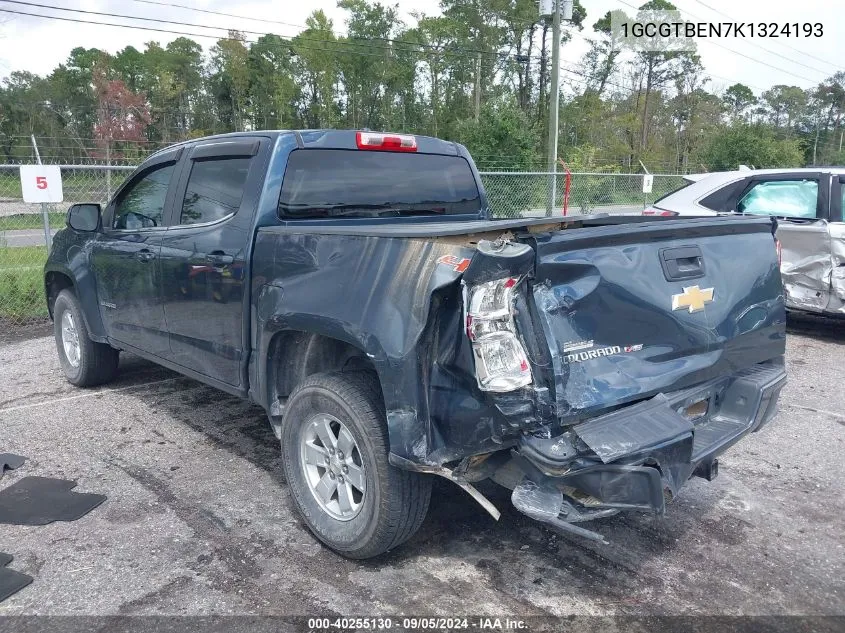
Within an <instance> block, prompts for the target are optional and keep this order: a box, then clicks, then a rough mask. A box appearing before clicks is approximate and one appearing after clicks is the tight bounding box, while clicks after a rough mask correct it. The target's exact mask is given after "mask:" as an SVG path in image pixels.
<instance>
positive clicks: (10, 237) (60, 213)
mask: <svg viewBox="0 0 845 633" xmlns="http://www.w3.org/2000/svg"><path fill="white" fill-rule="evenodd" d="M133 169H134V167H114V166H113V167H104V166H86V165H62V166H61V171H62V190H63V193H64V202H62V203H61V204H48V205H46V211H47V214H46V215H47V222H48V223H49V228H50V233H51V235H52V234H53V233H55V232H56V231H57V230H59V229H60V228H62V227H64V226H65V214H66V212H67V208H68V206H70V205H71V204H73V203H75V202H99V203H101V204H105V203H106V202H107V201H108V200H109V198H110V197H111V194H112V193H113V192H114V190H115V189H116V188H117V187H118V186H119V185H120V183H122V182H123V180H124V178H126V176H128V175H129V174H130V173H131V172H132V170H133ZM46 241H47V240H46V236H45V230H44V213H43V210H42V208H41V205H40V204H27V203H25V202H24V201H23V198H22V197H21V183H20V172H19V167H18V165H0V328H4V327H7V326H9V325H11V326H21V325H27V324H29V323H37V322H43V321H44V320H45V319H46V318H47V306H46V305H45V303H44V281H43V267H44V262H45V261H46V259H47V244H46Z"/></svg>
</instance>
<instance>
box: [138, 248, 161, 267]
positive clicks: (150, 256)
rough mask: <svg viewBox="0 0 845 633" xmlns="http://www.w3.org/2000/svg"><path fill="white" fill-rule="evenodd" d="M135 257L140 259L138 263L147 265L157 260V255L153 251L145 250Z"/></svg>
mask: <svg viewBox="0 0 845 633" xmlns="http://www.w3.org/2000/svg"><path fill="white" fill-rule="evenodd" d="M135 257H136V258H137V259H138V261H141V262H144V263H147V262H150V261H152V260H154V259H155V258H156V254H155V253H153V252H152V251H151V250H148V249H146V248H143V249H141V250H140V251H138V252H137V253H136V254H135Z"/></svg>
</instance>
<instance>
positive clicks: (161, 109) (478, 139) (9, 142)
mask: <svg viewBox="0 0 845 633" xmlns="http://www.w3.org/2000/svg"><path fill="white" fill-rule="evenodd" d="M337 6H338V8H339V9H340V10H341V11H343V12H344V20H343V23H342V24H334V23H332V21H331V20H330V19H329V18H328V16H327V15H326V13H325V12H323V11H321V10H316V11H314V12H313V13H312V14H311V15H310V16H309V17H308V18H307V21H306V22H307V25H306V28H305V30H303V31H302V32H300V33H299V34H298V35H296V36H293V37H282V36H280V35H276V34H266V35H263V36H257V34H252V33H250V34H248V36H247V34H244V33H239V32H237V31H231V32H230V33H229V35H228V37H226V38H223V39H221V40H219V41H218V42H217V43H216V44H214V45H212V46H211V47H209V48H208V49H207V50H206V51H204V49H203V47H202V46H201V45H200V44H199V43H198V42H196V41H194V40H192V39H190V38H187V37H178V38H176V39H175V40H173V41H172V42H170V43H168V44H167V45H164V46H162V45H161V44H160V43H158V42H155V41H150V42H148V43H147V44H145V45H144V47H143V48H142V49H136V48H134V47H132V46H127V47H125V48H123V49H122V50H118V51H116V52H114V53H113V54H111V53H109V52H106V51H102V50H99V49H96V48H84V47H77V48H75V49H73V50H72V51H71V52H70V54H69V56H68V58H67V59H66V60H65V62H64V63H62V64H60V65H59V66H58V67H57V68H56V69H55V70H54V71H53V72H51V73H50V74H49V75H47V76H44V77H41V76H37V75H34V74H32V73H29V72H24V71H13V72H11V73H10V74H9V75H8V76H7V77H6V78H5V79H3V81H2V85H0V160H2V161H3V162H14V163H17V162H28V161H31V160H32V158H33V152H32V149H31V147H30V144H29V142H28V138H29V135H31V134H33V135H35V136H36V137H38V139H39V148H40V149H41V152H42V155H44V156H46V157H47V158H48V159H49V160H50V161H52V162H64V163H76V162H92V161H95V160H102V158H103V153H104V152H103V148H104V146H105V147H106V148H107V149H108V150H109V152H110V154H111V158H112V159H115V158H116V157H115V155H114V154H115V151H116V152H117V153H118V154H119V156H118V157H117V158H116V159H117V160H122V161H123V162H124V163H127V164H130V163H134V162H137V161H138V160H140V159H141V158H143V156H145V155H146V154H148V153H149V151H151V150H152V149H156V148H158V147H160V146H163V145H167V144H170V143H173V142H176V141H180V140H184V139H189V138H196V137H199V136H203V135H207V134H215V133H222V132H231V131H237V130H256V129H268V128H270V129H302V128H314V127H335V128H354V129H359V128H369V129H384V130H394V131H404V132H411V133H416V134H429V135H433V136H439V137H443V138H447V139H455V140H464V141H466V142H467V143H468V144H469V145H470V146H471V147H472V149H473V151H474V152H475V153H476V154H478V156H479V158H480V159H481V160H480V163H481V164H482V166H484V165H487V166H490V167H492V168H498V169H522V168H530V169H544V168H545V163H546V159H545V146H546V140H547V138H548V131H547V124H546V122H547V120H548V106H549V101H550V100H549V94H548V91H549V85H550V59H551V57H552V51H551V20H550V18H549V17H541V16H539V15H538V11H537V3H536V0H440V2H439V8H440V12H439V14H437V15H425V14H421V13H420V14H414V15H413V19H411V20H409V21H408V23H405V22H403V21H402V20H401V19H400V15H401V12H400V8H399V5H398V4H396V3H393V4H391V3H385V2H379V1H377V0H337ZM673 8H674V5H672V3H670V2H668V1H667V0H650V1H649V2H646V3H643V4H642V5H641V6H640V8H639V9H638V10H639V11H652V10H671V9H673ZM590 11H592V9H591V8H590V3H584V4H582V3H581V2H578V1H577V0H576V2H575V5H574V12H573V18H574V19H573V21H572V22H571V23H568V24H566V25H564V26H563V29H562V41H563V42H564V45H563V49H562V51H561V52H562V54H563V57H562V59H563V60H564V61H563V71H562V73H561V81H562V84H563V97H562V101H561V106H560V107H561V110H560V135H559V139H558V141H559V148H560V151H559V156H561V157H564V158H566V159H567V160H570V159H571V158H572V157H575V156H578V155H579V154H578V151H579V148H585V149H586V151H587V153H589V154H590V155H591V156H592V158H591V159H590V161H591V162H592V164H593V165H595V166H596V167H602V168H603V167H611V168H614V169H618V170H622V171H638V170H639V169H640V167H639V164H640V161H642V162H643V163H645V164H646V165H647V167H648V168H649V169H650V170H652V171H678V170H680V171H684V170H695V171H700V170H702V169H713V168H714V165H711V164H709V163H708V160H709V157H710V156H713V155H716V154H718V152H716V154H714V151H715V150H713V147H711V146H712V145H713V140H714V139H715V138H717V137H719V135H721V134H723V133H726V132H727V131H728V130H729V129H730V128H731V127H732V126H734V125H740V126H741V125H743V124H753V125H754V129H755V130H760V134H761V138H760V143H758V145H759V146H760V147H761V148H763V149H766V151H768V150H769V149H770V148H769V146H770V145H772V144H774V147H780V146H779V145H778V144H777V143H774V141H780V140H784V139H788V140H794V141H796V142H797V144H798V146H800V147H801V148H802V150H803V151H804V156H803V160H801V161H800V162H801V163H816V164H825V163H830V162H832V161H836V160H839V157H838V152H839V147H840V140H841V138H842V136H843V133H842V132H843V123H845V116H843V115H845V73H838V74H836V75H833V76H832V77H830V78H829V79H827V80H826V81H824V82H823V83H821V84H820V85H819V86H818V87H817V88H815V89H813V90H808V91H804V90H802V89H801V88H798V87H796V86H789V85H777V86H773V87H772V88H771V89H770V90H766V91H763V92H762V94H760V95H756V94H755V93H754V91H752V90H751V89H750V88H749V87H748V86H745V85H742V84H735V85H733V86H730V87H729V88H728V89H727V90H726V91H725V92H724V93H723V94H721V95H718V96H717V95H715V94H713V91H712V88H711V87H710V85H709V77H708V76H707V72H706V69H704V68H703V67H702V65H701V62H700V59H699V58H698V56H697V55H696V54H695V53H691V52H688V51H684V52H663V51H654V52H641V53H638V54H636V55H633V56H627V57H626V56H625V55H623V54H620V51H619V49H618V47H615V46H614V43H613V41H612V38H611V34H610V15H611V14H610V13H605V14H603V15H602V14H590ZM585 26H586V27H587V29H586V30H585V32H586V34H587V37H588V41H589V47H588V50H587V52H586V53H585V55H584V56H583V58H582V59H581V60H579V61H578V62H577V66H575V65H573V64H575V60H572V58H571V57H568V53H569V51H570V50H571V49H569V48H567V47H568V46H569V44H568V42H569V41H570V39H571V37H572V34H573V32H574V31H576V30H581V29H582V28H584V27H585ZM103 85H108V86H113V87H115V90H112V91H111V93H110V94H112V96H113V97H114V98H105V97H108V94H106V95H105V97H104V91H103V89H102V86H103ZM98 86H99V88H98ZM117 88H120V90H117ZM118 97H119V98H118ZM139 100H140V101H139ZM141 101H143V102H144V103H143V104H142V103H140V102H141ZM120 103H122V104H124V105H123V106H120V105H118V106H117V107H116V108H114V107H112V104H120ZM128 104H132V105H131V107H129V106H128ZM142 106H146V110H145V109H144V107H142ZM135 109H137V110H138V111H139V112H148V115H149V123H148V124H147V123H146V120H147V117H146V116H144V117H143V118H144V121H145V124H144V126H143V128H144V129H143V131H142V134H143V140H142V141H141V142H138V140H137V137H138V135H137V134H135V133H134V132H133V134H132V135H127V134H123V135H122V137H123V140H122V141H118V142H117V143H118V144H117V145H115V144H112V143H110V142H108V139H103V138H102V136H103V134H102V133H100V135H99V136H100V137H101V138H99V142H95V141H94V140H93V139H95V138H97V134H96V132H97V130H100V131H101V132H102V130H103V129H104V128H103V126H104V125H105V126H106V127H108V128H110V129H114V128H122V129H123V128H126V126H127V125H129V124H131V123H132V121H133V119H132V116H131V115H130V114H127V113H128V112H130V111H134V110H135ZM104 110H106V114H105V115H104V113H103V111H104ZM115 110H116V112H115ZM498 118H501V120H497V119H498ZM95 126H96V127H95ZM771 134H774V140H772V139H771V138H769V137H771ZM767 135H768V136H767ZM106 136H108V135H106ZM113 136H114V135H112V137H113ZM130 136H131V139H130V138H129V137H130ZM766 139H769V140H768V141H767V140H766ZM769 141H771V143H770V142H769ZM752 147H756V146H755V145H753V144H752ZM784 147H787V148H790V151H785V152H779V151H768V153H767V154H766V155H763V156H754V157H753V159H754V160H753V161H752V162H754V164H762V163H763V162H768V161H770V160H772V156H775V157H785V159H788V160H790V161H792V160H793V159H794V152H793V151H792V150H794V148H795V147H796V145H795V144H788V143H787V144H786V145H784ZM767 148H768V149H767ZM112 150H115V151H112ZM720 164H721V163H720Z"/></svg>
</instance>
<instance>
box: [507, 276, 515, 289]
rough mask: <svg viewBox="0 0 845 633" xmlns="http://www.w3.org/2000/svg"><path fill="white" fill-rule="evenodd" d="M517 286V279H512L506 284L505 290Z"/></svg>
mask: <svg viewBox="0 0 845 633" xmlns="http://www.w3.org/2000/svg"><path fill="white" fill-rule="evenodd" d="M515 285H516V279H514V278H513V277H511V278H510V279H508V280H507V281H506V282H505V288H513V287H514V286H515Z"/></svg>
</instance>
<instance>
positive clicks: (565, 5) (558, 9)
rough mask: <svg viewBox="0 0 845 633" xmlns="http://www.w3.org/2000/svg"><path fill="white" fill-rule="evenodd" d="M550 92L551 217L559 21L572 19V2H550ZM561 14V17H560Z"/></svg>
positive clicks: (550, 207) (549, 208) (548, 209)
mask: <svg viewBox="0 0 845 633" xmlns="http://www.w3.org/2000/svg"><path fill="white" fill-rule="evenodd" d="M552 2H553V7H552V10H553V18H552V90H551V93H550V94H549V97H550V98H549V144H548V149H549V155H548V161H547V167H548V172H549V173H550V174H552V175H551V176H549V179H550V180H551V182H550V183H549V199H548V202H547V203H546V215H547V216H551V215H552V211H553V209H554V206H555V197H556V195H557V136H558V110H560V21H561V18H562V19H564V20H571V19H572V4H573V0H552ZM561 14H563V15H561Z"/></svg>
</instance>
